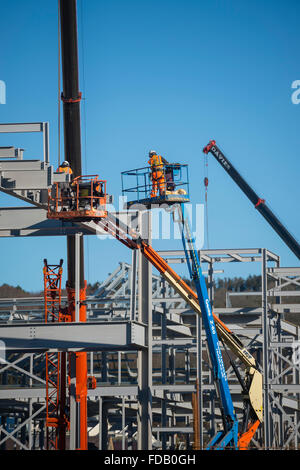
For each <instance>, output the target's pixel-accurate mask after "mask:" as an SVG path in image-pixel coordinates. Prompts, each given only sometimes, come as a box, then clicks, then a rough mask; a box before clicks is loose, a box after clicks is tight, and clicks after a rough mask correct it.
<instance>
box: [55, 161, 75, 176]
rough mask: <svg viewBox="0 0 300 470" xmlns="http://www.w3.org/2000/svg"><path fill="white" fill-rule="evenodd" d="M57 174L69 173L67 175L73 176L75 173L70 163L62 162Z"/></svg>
mask: <svg viewBox="0 0 300 470" xmlns="http://www.w3.org/2000/svg"><path fill="white" fill-rule="evenodd" d="M57 173H67V175H72V174H73V171H72V168H71V167H70V163H69V162H67V160H65V161H64V162H62V164H61V165H59V167H58V169H57Z"/></svg>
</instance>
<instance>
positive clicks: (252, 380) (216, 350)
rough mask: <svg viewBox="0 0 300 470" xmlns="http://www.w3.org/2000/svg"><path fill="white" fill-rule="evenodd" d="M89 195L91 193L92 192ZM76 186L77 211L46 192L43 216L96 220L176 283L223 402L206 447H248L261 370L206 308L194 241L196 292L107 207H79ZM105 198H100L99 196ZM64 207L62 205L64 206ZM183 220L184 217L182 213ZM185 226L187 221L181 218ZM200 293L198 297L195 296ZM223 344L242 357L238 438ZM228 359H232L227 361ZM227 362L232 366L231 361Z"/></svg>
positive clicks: (258, 413)
mask: <svg viewBox="0 0 300 470" xmlns="http://www.w3.org/2000/svg"><path fill="white" fill-rule="evenodd" d="M91 197H93V196H91ZM79 198H80V192H78V191H77V192H76V193H75V195H73V196H72V204H73V205H74V204H75V205H76V207H77V209H78V210H77V211H76V212H74V210H73V209H72V207H69V208H68V207H64V200H63V199H61V196H60V195H58V196H57V199H55V198H54V200H55V206H54V208H55V210H51V200H53V196H52V195H51V193H49V200H48V201H49V207H50V209H48V218H53V219H55V218H56V219H60V218H61V215H62V213H64V212H66V214H63V215H64V216H65V217H63V218H66V219H68V220H70V219H72V220H75V221H80V222H81V224H82V225H85V224H86V226H87V228H88V229H89V230H91V225H90V224H91V221H92V223H93V224H94V228H95V230H96V229H97V226H98V227H100V228H102V229H103V230H104V231H106V232H107V233H109V234H110V235H112V236H113V237H114V238H116V239H117V240H119V241H120V242H121V243H123V244H124V245H125V246H127V247H128V248H130V249H137V250H139V251H140V252H141V254H142V255H143V256H144V257H145V258H146V259H147V260H148V261H149V262H150V263H151V264H152V265H153V266H154V267H155V268H156V269H157V270H158V271H159V272H160V274H161V275H162V276H163V277H164V279H166V281H167V282H168V283H169V284H170V285H171V286H172V287H173V288H174V289H175V291H176V292H178V294H179V295H180V296H181V297H182V298H183V299H184V300H185V301H186V302H187V303H188V305H190V307H191V308H192V309H193V310H194V311H195V312H196V313H197V314H198V315H203V317H204V324H205V325H206V333H207V337H208V342H209V350H210V354H211V356H212V363H213V368H214V376H215V380H216V383H217V386H218V389H219V396H220V399H221V403H222V408H223V409H222V416H223V424H224V431H222V432H220V433H218V434H217V435H216V436H215V438H213V440H212V441H211V442H210V444H209V448H212V447H213V446H216V448H219V449H222V448H224V447H225V446H228V445H231V446H233V447H234V448H236V447H239V448H247V447H248V444H249V442H250V441H251V438H252V436H253V434H254V432H255V430H256V429H257V427H258V425H259V423H260V422H261V421H262V376H261V373H260V372H259V370H258V366H257V364H256V361H255V359H254V357H253V356H252V355H251V354H250V353H249V352H248V351H247V350H246V348H245V347H244V346H243V344H242V343H241V342H240V340H239V339H238V338H237V337H236V336H235V335H234V334H233V333H232V332H231V331H230V330H229V328H227V326H226V325H225V324H224V323H223V322H222V321H221V320H220V319H219V318H218V317H217V316H216V315H215V314H214V313H213V312H212V311H211V307H210V303H209V299H208V294H207V289H206V285H205V280H204V277H203V275H202V272H201V268H200V263H199V260H198V257H197V253H196V250H194V248H193V242H192V239H191V237H190V235H188V234H187V236H185V237H183V240H186V241H187V244H188V245H189V250H186V253H189V256H190V254H192V258H189V259H191V260H192V265H191V264H189V266H190V269H191V273H192V275H193V278H194V280H195V284H196V289H197V294H198V296H197V294H196V293H195V292H194V291H193V289H191V288H190V287H189V286H188V285H187V284H186V283H185V282H184V281H183V279H181V277H180V276H179V275H178V274H177V273H176V272H175V271H174V270H173V269H172V268H171V267H170V266H169V265H168V263H167V262H166V261H165V260H164V259H163V258H162V257H161V256H160V255H159V254H158V253H157V252H156V251H155V250H154V249H153V248H152V247H151V246H150V245H149V244H148V243H147V242H146V241H145V240H143V239H142V237H141V236H140V234H139V233H138V232H136V231H135V230H133V229H131V228H129V227H128V226H127V225H126V224H124V223H123V222H121V221H120V220H119V219H118V218H116V217H114V216H113V215H112V214H111V213H110V212H108V211H106V207H105V205H103V206H102V208H101V209H102V210H103V213H102V214H101V215H99V216H97V215H95V214H94V215H92V216H91V215H87V214H86V212H85V209H84V207H80V205H79V203H78V200H79ZM104 202H105V201H104ZM63 209H65V210H63ZM182 220H183V221H184V219H182ZM183 225H184V229H185V231H186V230H187V223H186V222H185V221H184V223H183ZM198 299H199V300H198ZM216 332H217V334H218V336H219V338H220V339H221V341H222V342H223V344H224V345H225V344H226V345H227V346H228V347H229V349H230V350H231V351H232V352H233V353H234V354H235V355H236V356H237V357H238V358H239V359H240V360H241V361H242V362H243V364H244V365H245V368H246V370H245V378H244V379H242V378H241V376H240V375H239V374H238V378H239V380H240V382H241V385H242V389H243V395H244V402H245V409H246V417H247V418H246V419H245V420H244V425H243V430H242V433H241V434H240V436H239V442H238V443H237V437H238V436H237V435H238V429H237V420H236V417H235V413H234V409H233V405H232V400H231V396H230V392H229V387H228V382H227V377H226V372H225V368H224V363H223V359H222V355H221V351H220V346H219V342H218V336H217V334H216ZM231 362H232V361H231ZM232 366H233V367H234V368H235V369H236V366H235V364H234V363H233V362H232Z"/></svg>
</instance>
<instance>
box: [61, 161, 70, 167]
mask: <svg viewBox="0 0 300 470" xmlns="http://www.w3.org/2000/svg"><path fill="white" fill-rule="evenodd" d="M62 166H70V163H69V162H67V160H65V161H64V162H62Z"/></svg>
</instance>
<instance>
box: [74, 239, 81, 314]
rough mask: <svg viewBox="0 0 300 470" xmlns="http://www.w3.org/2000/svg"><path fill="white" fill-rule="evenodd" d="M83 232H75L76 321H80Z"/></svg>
mask: <svg viewBox="0 0 300 470" xmlns="http://www.w3.org/2000/svg"><path fill="white" fill-rule="evenodd" d="M81 237H82V233H81V232H78V233H76V234H75V322H76V323H79V322H80V266H81V264H80V261H81V260H80V245H81Z"/></svg>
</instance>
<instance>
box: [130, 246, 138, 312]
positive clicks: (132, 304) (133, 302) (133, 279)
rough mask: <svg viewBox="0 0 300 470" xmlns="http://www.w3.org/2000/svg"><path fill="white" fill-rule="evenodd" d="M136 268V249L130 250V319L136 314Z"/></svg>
mask: <svg viewBox="0 0 300 470" xmlns="http://www.w3.org/2000/svg"><path fill="white" fill-rule="evenodd" d="M136 269H137V250H132V263H131V276H130V320H135V314H136V284H137V283H136Z"/></svg>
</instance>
